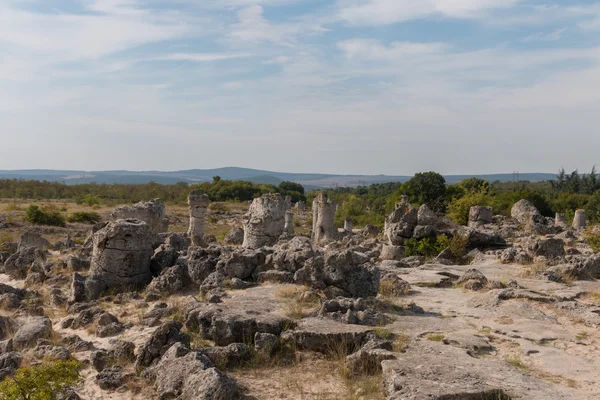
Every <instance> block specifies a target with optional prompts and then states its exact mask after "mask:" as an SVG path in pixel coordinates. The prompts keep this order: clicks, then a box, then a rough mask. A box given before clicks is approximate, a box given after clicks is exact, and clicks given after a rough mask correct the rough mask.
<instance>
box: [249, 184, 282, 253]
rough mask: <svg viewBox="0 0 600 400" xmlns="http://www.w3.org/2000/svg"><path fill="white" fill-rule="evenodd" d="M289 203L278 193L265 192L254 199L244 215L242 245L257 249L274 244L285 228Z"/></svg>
mask: <svg viewBox="0 0 600 400" xmlns="http://www.w3.org/2000/svg"><path fill="white" fill-rule="evenodd" d="M288 208H289V204H288V203H287V202H286V201H285V200H284V199H283V198H282V197H281V195H280V194H265V195H263V196H262V197H259V198H256V199H254V201H253V202H252V204H251V205H250V209H249V210H248V213H247V214H246V215H245V216H244V221H243V222H244V242H243V243H242V246H243V247H246V248H248V249H258V248H261V247H263V246H272V245H274V244H275V243H276V242H277V240H278V239H279V237H280V236H281V234H282V233H283V232H284V228H285V214H286V211H287V210H288Z"/></svg>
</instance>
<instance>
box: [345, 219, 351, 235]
mask: <svg viewBox="0 0 600 400" xmlns="http://www.w3.org/2000/svg"><path fill="white" fill-rule="evenodd" d="M344 230H345V231H346V232H350V233H352V220H351V219H350V218H346V219H345V220H344Z"/></svg>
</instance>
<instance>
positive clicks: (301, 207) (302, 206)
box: [296, 200, 306, 212]
mask: <svg viewBox="0 0 600 400" xmlns="http://www.w3.org/2000/svg"><path fill="white" fill-rule="evenodd" d="M305 208H306V204H305V203H304V202H303V201H301V200H300V201H298V202H297V203H296V210H298V211H299V212H302V211H304V209H305Z"/></svg>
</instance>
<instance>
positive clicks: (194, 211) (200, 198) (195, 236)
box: [188, 191, 210, 246]
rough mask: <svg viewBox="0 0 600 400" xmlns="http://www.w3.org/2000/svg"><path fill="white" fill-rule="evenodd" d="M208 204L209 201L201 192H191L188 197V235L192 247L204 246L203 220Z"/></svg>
mask: <svg viewBox="0 0 600 400" xmlns="http://www.w3.org/2000/svg"><path fill="white" fill-rule="evenodd" d="M209 204H210V199H209V198H208V196H207V195H206V194H204V193H202V192H199V191H192V192H191V193H190V194H189V196H188V206H189V207H190V227H189V229H188V235H189V236H190V239H191V240H192V246H202V245H203V244H204V220H205V217H206V209H207V208H208V205H209Z"/></svg>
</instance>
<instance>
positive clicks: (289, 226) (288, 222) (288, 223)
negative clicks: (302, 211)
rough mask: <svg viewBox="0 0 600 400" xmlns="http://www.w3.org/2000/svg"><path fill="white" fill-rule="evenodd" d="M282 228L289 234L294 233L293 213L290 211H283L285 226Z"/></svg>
mask: <svg viewBox="0 0 600 400" xmlns="http://www.w3.org/2000/svg"><path fill="white" fill-rule="evenodd" d="M283 230H284V231H285V233H287V234H288V235H289V236H293V235H294V213H293V212H291V211H286V212H285V227H284V229H283Z"/></svg>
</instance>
